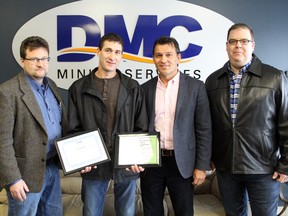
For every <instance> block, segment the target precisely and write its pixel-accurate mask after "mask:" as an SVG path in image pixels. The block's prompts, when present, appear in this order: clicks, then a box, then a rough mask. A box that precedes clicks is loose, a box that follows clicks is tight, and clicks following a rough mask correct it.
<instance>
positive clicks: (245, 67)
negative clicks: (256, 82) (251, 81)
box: [227, 56, 253, 76]
mask: <svg viewBox="0 0 288 216" xmlns="http://www.w3.org/2000/svg"><path fill="white" fill-rule="evenodd" d="M252 60H253V56H252V58H251V59H250V61H249V62H248V63H247V64H246V65H244V66H243V67H242V68H241V69H240V70H239V73H238V74H239V75H243V74H244V73H245V72H246V71H247V70H248V69H249V67H250V65H251V63H252ZM227 68H228V71H229V73H230V75H231V76H234V75H235V74H234V72H233V70H232V69H231V65H230V62H228V65H227Z"/></svg>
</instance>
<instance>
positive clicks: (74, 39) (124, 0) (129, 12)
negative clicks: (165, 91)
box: [12, 0, 233, 89]
mask: <svg viewBox="0 0 288 216" xmlns="http://www.w3.org/2000/svg"><path fill="white" fill-rule="evenodd" d="M155 4H157V5H159V7H156V6H155ZM160 6H161V7H160ZM232 24H233V23H232V22H231V21H230V20H229V19H227V18H225V17H224V16H222V15H221V14H218V13H216V12H213V11H211V10H209V9H207V8H204V7H200V6H197V5H194V4H190V3H186V2H181V1H176V0H157V1H156V2H155V1H153V0H133V1H132V0H108V1H100V0H82V1H76V2H73V3H69V4H65V5H62V6H59V7H56V8H53V9H50V10H47V11H45V12H43V13H41V14H39V15H37V16H36V17H34V18H32V19H31V20H29V21H27V22H26V23H25V24H24V25H23V26H22V27H21V28H20V29H19V30H18V32H17V33H16V35H15V37H14V39H13V45H12V49H13V54H14V57H15V59H16V60H17V61H19V59H20V56H19V47H20V43H21V42H22V40H24V39H25V38H26V37H28V36H32V35H38V36H41V37H43V38H45V39H46V40H47V41H48V43H49V45H50V57H51V61H50V66H49V74H48V76H49V77H51V78H52V79H53V80H54V81H55V82H56V83H57V85H58V86H59V87H61V88H64V89H68V88H69V86H70V85H71V84H72V82H74V81H75V80H76V79H78V78H80V77H82V76H84V75H87V74H88V73H90V71H91V70H92V69H93V68H95V67H96V66H97V65H98V59H97V56H96V55H95V50H96V47H97V46H98V42H99V40H100V38H101V36H103V35H104V34H105V33H108V32H114V33H117V34H119V35H121V36H122V38H123V40H124V46H125V47H124V55H123V62H122V63H121V64H120V67H119V69H120V70H121V71H122V72H123V73H124V74H126V75H128V76H131V77H133V78H134V79H136V80H138V81H139V83H143V82H145V81H147V80H148V79H150V78H152V77H154V76H156V75H157V71H156V69H155V66H154V64H153V61H152V48H153V43H154V41H155V40H156V39H157V38H158V37H159V36H162V35H166V36H172V37H174V38H176V39H177V41H178V42H179V45H180V49H181V54H182V63H181V64H180V66H179V68H180V70H181V71H182V72H183V73H186V74H189V75H190V76H192V77H195V78H196V79H201V80H203V81H204V80H205V79H206V77H207V76H208V75H209V74H210V73H212V72H213V71H214V70H216V69H218V68H219V67H221V66H222V65H223V64H224V62H225V61H227V55H226V51H225V41H226V34H227V30H228V28H229V27H230V26H231V25H232Z"/></svg>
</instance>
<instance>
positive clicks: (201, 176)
mask: <svg viewBox="0 0 288 216" xmlns="http://www.w3.org/2000/svg"><path fill="white" fill-rule="evenodd" d="M205 178H206V172H205V171H204V170H198V169H195V170H194V172H193V182H192V184H193V185H200V184H202V183H203V182H204V180H205Z"/></svg>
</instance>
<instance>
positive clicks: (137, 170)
mask: <svg viewBox="0 0 288 216" xmlns="http://www.w3.org/2000/svg"><path fill="white" fill-rule="evenodd" d="M126 170H127V171H132V172H134V173H140V172H143V171H144V170H145V169H144V168H143V167H141V166H138V165H136V164H135V165H132V166H131V167H130V169H129V168H126Z"/></svg>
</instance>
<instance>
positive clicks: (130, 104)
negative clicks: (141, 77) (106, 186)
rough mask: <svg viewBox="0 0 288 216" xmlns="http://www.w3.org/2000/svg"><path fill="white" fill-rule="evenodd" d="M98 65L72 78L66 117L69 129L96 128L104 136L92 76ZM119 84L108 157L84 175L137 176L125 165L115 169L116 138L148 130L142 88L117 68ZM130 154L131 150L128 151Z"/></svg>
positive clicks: (120, 178)
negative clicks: (122, 134) (74, 79)
mask: <svg viewBox="0 0 288 216" xmlns="http://www.w3.org/2000/svg"><path fill="white" fill-rule="evenodd" d="M97 69H98V68H95V69H94V70H93V71H92V72H91V73H90V74H89V75H87V76H85V77H83V78H81V79H79V80H77V81H75V82H74V83H73V84H72V85H71V87H70V88H69V90H68V92H69V97H68V120H69V125H70V133H71V132H79V131H85V130H90V129H95V128H98V129H100V132H101V134H102V136H103V139H104V142H106V140H107V131H106V121H107V120H106V115H105V105H104V102H103V101H102V96H101V95H100V93H99V92H97V90H96V87H95V81H94V78H93V76H95V72H96V71H97ZM117 73H118V75H119V77H120V88H119V94H118V101H117V107H116V114H115V124H114V129H113V132H112V145H113V148H112V149H109V153H110V157H111V161H110V162H106V163H103V164H100V165H98V166H97V169H93V170H92V171H91V172H88V173H85V174H82V176H83V177H84V178H95V179H100V180H109V179H111V178H113V179H114V181H115V182H122V181H125V180H130V179H136V178H137V177H138V176H139V175H138V174H135V173H133V172H130V171H126V170H125V169H114V154H115V139H116V135H117V133H124V132H125V133H129V132H142V131H147V128H148V118H147V112H146V106H145V100H144V92H143V89H142V88H141V86H140V85H139V84H138V82H137V81H135V80H133V79H131V78H129V77H128V76H125V75H124V74H122V73H121V72H120V71H119V70H117ZM131 154H133V152H131Z"/></svg>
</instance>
